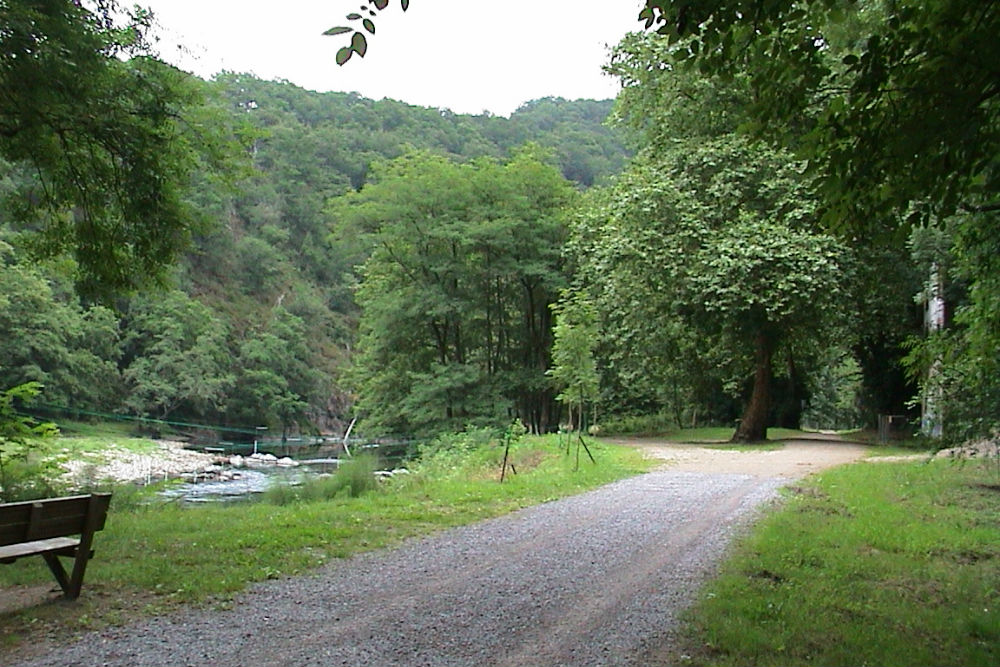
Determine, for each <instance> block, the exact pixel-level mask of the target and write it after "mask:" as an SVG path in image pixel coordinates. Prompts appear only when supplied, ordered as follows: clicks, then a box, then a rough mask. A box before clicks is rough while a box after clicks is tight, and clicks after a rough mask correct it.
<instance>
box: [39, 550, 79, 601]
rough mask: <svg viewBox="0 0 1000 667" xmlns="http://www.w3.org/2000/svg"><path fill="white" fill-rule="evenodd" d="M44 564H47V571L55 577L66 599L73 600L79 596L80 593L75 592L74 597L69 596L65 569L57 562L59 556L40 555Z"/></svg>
mask: <svg viewBox="0 0 1000 667" xmlns="http://www.w3.org/2000/svg"><path fill="white" fill-rule="evenodd" d="M42 557H43V558H44V559H45V562H46V563H48V565H49V569H50V570H52V574H54V575H55V577H56V581H58V582H59V586H60V587H61V588H62V589H63V593H65V595H66V597H68V598H75V597H77V596H78V595H80V591H79V590H77V592H76V595H72V596H71V595H70V589H69V577H67V576H66V568H64V567H63V564H62V562H60V560H59V556H56V555H55V554H42Z"/></svg>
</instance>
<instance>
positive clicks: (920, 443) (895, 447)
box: [841, 430, 942, 456]
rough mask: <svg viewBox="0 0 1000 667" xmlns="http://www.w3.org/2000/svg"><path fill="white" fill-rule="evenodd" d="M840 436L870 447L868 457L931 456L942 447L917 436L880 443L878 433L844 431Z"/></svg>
mask: <svg viewBox="0 0 1000 667" xmlns="http://www.w3.org/2000/svg"><path fill="white" fill-rule="evenodd" d="M841 436H842V437H844V438H845V439H847V440H853V441H855V442H860V443H862V444H865V445H868V446H870V447H871V448H872V449H871V453H870V454H869V456H911V455H913V454H927V455H928V456H929V455H930V454H933V453H934V452H935V451H937V450H938V449H939V448H940V447H941V446H942V445H941V442H940V441H938V440H930V439H928V438H925V437H922V436H917V437H912V438H893V439H892V440H890V441H889V442H885V443H883V442H881V441H880V440H879V437H878V431H873V430H862V431H846V432H844V433H841Z"/></svg>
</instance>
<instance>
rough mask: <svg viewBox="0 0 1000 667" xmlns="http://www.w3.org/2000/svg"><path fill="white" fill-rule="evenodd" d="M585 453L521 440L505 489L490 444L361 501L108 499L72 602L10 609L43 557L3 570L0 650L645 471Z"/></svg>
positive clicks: (39, 578) (453, 452)
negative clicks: (7, 600)
mask: <svg viewBox="0 0 1000 667" xmlns="http://www.w3.org/2000/svg"><path fill="white" fill-rule="evenodd" d="M588 443H589V444H590V448H591V451H592V452H593V453H594V456H595V458H596V459H597V463H596V464H592V463H590V461H589V460H585V461H584V462H583V463H581V465H580V467H579V469H578V470H575V469H574V468H575V462H574V458H573V457H572V456H569V457H567V456H566V454H565V451H564V449H563V447H562V446H561V445H560V444H559V443H558V442H557V440H556V438H555V437H546V438H527V439H525V441H524V442H522V443H520V444H518V445H516V446H515V447H513V448H512V454H511V462H512V463H513V464H514V467H515V468H516V470H517V474H514V473H513V472H512V471H511V470H510V469H509V468H508V470H507V475H506V479H505V481H504V483H503V484H500V483H499V481H498V480H499V476H500V464H501V461H502V456H503V448H502V447H501V446H499V445H497V444H496V443H492V444H486V445H479V446H475V447H471V448H468V449H465V450H463V449H462V448H461V447H458V448H454V449H449V448H440V449H439V451H435V452H429V455H428V456H427V460H426V462H425V463H423V464H420V465H417V466H414V472H413V473H411V474H409V475H404V474H400V475H397V476H396V477H395V478H394V479H392V480H391V481H388V482H386V483H384V484H383V485H380V487H379V488H378V489H377V490H376V491H374V492H370V493H364V494H361V495H359V496H358V497H352V495H351V494H350V493H348V492H347V491H346V490H345V491H344V493H342V494H340V495H334V497H333V498H332V499H323V500H315V499H310V498H295V499H293V500H292V501H291V502H287V503H285V504H273V503H268V502H244V503H229V504H215V505H201V506H197V507H186V506H181V505H178V504H175V503H172V504H155V505H143V504H138V503H135V502H132V503H120V504H119V503H117V502H116V500H117V497H116V499H115V500H113V501H112V514H111V515H110V516H109V518H108V523H107V527H106V528H105V530H104V531H103V532H101V533H98V535H97V537H96V539H95V549H96V556H95V558H94V560H93V561H91V564H90V566H89V568H88V570H87V578H86V581H85V583H84V588H83V595H82V597H81V598H80V600H79V601H77V602H74V603H62V602H53V601H52V600H51V599H52V598H53V597H55V596H54V594H50V595H48V596H45V597H46V598H48V599H49V601H48V602H45V603H42V604H37V603H35V604H32V605H30V606H28V607H20V608H17V607H15V608H14V609H10V605H9V604H7V605H5V604H2V602H3V600H2V598H3V595H4V593H8V594H16V593H18V592H23V591H25V590H29V589H30V587H35V588H37V587H38V586H51V585H52V584H54V582H52V581H51V575H50V574H49V571H48V569H47V568H46V567H45V564H44V563H43V562H42V560H41V559H40V558H27V559H22V560H21V561H18V562H17V563H15V564H13V565H8V566H5V567H3V568H0V646H5V647H7V648H10V647H12V646H16V645H18V644H19V643H21V642H23V641H24V640H25V639H32V638H37V637H39V636H47V635H54V636H55V637H57V638H64V637H66V636H71V635H72V634H73V633H76V632H79V631H82V630H85V629H90V628H95V627H101V626H104V625H107V624H114V623H118V622H121V621H122V620H125V619H129V618H134V617H135V616H136V615H137V614H143V613H159V612H162V611H164V610H167V609H170V608H171V607H173V606H176V605H178V604H186V603H200V604H226V601H227V600H228V599H229V598H230V597H231V596H232V595H233V594H234V593H236V592H238V591H240V590H242V589H243V588H245V587H246V586H247V585H248V584H249V583H252V582H255V581H260V580H264V579H269V578H280V577H285V576H289V575H295V574H299V573H302V572H306V571H308V570H310V569H313V568H316V567H318V566H320V565H322V564H323V563H326V562H328V561H330V560H331V559H334V558H344V557H347V556H350V555H352V554H356V553H359V552H362V551H367V550H372V549H378V548H381V547H386V546H391V545H394V544H398V543H399V542H400V541H402V540H404V539H406V538H409V537H414V536H419V535H426V534H429V533H433V532H436V531H439V530H442V529H445V528H448V527H452V526H458V525H461V524H467V523H471V522H474V521H477V520H479V519H484V518H488V517H494V516H498V515H501V514H505V513H508V512H511V511H514V510H516V509H519V508H522V507H526V506H529V505H534V504H538V503H542V502H545V501H549V500H553V499H556V498H560V497H564V496H568V495H572V494H576V493H580V492H583V491H585V490H588V489H592V488H595V487H598V486H600V485H603V484H606V483H609V482H611V481H614V480H617V479H621V478H623V477H627V476H630V475H634V474H638V473H640V472H644V471H646V470H648V469H649V468H650V466H651V463H650V462H648V461H646V460H644V459H642V457H641V455H640V454H639V453H638V452H636V451H635V450H633V449H629V448H623V447H616V446H612V445H604V444H600V443H593V442H590V441H588ZM123 495H124V494H123ZM26 587H27V588H26ZM0 657H2V656H0ZM0 662H2V660H0Z"/></svg>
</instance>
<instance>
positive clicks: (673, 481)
mask: <svg viewBox="0 0 1000 667" xmlns="http://www.w3.org/2000/svg"><path fill="white" fill-rule="evenodd" d="M787 482H788V477H777V476H762V475H759V474H758V475H752V474H740V473H731V472H727V473H712V472H692V471H678V470H669V469H668V470H659V471H656V472H652V473H648V474H646V475H642V476H639V477H636V478H632V479H627V480H622V481H620V482H616V483H614V484H611V485H608V486H606V487H603V488H601V489H597V490H595V491H592V492H589V493H585V494H582V495H579V496H574V497H571V498H565V499H562V500H559V501H554V502H550V503H546V504H543V505H540V506H537V507H532V508H528V509H525V510H522V511H519V512H516V513H514V514H511V515H508V516H505V517H501V518H498V519H492V520H489V521H484V522H481V523H477V524H474V525H471V526H465V527H462V528H457V529H453V530H449V531H446V532H443V533H440V534H438V535H436V536H433V537H429V538H423V539H419V540H413V541H410V542H408V543H406V544H404V545H403V546H401V547H399V548H396V549H391V550H384V551H378V552H372V553H369V554H363V555H360V556H357V557H354V558H350V559H347V560H344V561H338V562H335V563H332V564H330V565H329V566H327V567H325V568H323V569H322V570H320V571H319V572H317V573H316V574H314V575H312V576H305V577H298V578H294V579H288V580H281V581H273V582H267V583H265V584H262V585H259V586H255V587H253V588H252V589H251V590H249V591H248V592H247V593H246V594H244V595H242V596H240V597H238V598H237V599H236V600H235V602H234V604H233V607H232V609H230V610H226V611H211V610H185V611H181V612H178V613H176V614H173V615H170V616H167V617H162V618H153V619H148V620H145V621H141V622H138V623H136V624H133V625H130V626H124V627H119V628H114V629H111V630H106V631H103V632H99V633H91V634H89V635H86V636H84V637H83V638H82V639H81V640H80V641H79V642H76V643H75V644H71V645H68V646H62V647H55V648H52V649H51V650H48V651H47V652H46V653H45V654H44V655H35V656H33V657H31V658H28V659H26V660H24V661H22V662H20V663H16V664H17V665H22V666H25V667H26V666H29V665H30V666H34V667H41V666H50V667H51V666H60V667H69V666H70V665H73V666H75V665H121V666H126V665H128V666H133V665H135V666H157V667H161V666H162V667H166V666H170V667H174V666H179V665H208V664H211V665H219V666H220V667H225V666H233V667H235V666H242V665H253V666H255V667H265V666H270V665H275V666H277V665H293V666H303V667H304V666H308V665H324V666H330V665H367V666H371V667H381V666H389V665H407V666H409V665H430V666H438V665H441V666H462V667H473V666H475V667H487V666H497V667H513V666H529V667H530V666H538V667H542V666H545V667H549V666H556V665H560V666H567V665H581V666H588V667H589V666H602V665H616V666H632V665H642V664H644V659H643V656H644V655H649V651H650V650H651V649H654V648H656V647H660V646H663V645H664V643H669V641H670V638H671V633H672V632H673V630H674V628H675V627H676V623H677V616H678V613H679V612H680V611H681V610H682V609H684V608H685V607H686V606H687V605H689V604H690V603H691V601H692V600H693V598H694V595H695V593H696V591H697V588H698V587H699V586H700V585H701V583H703V582H704V581H705V580H706V579H707V578H708V577H709V576H711V574H712V573H713V572H714V570H715V567H716V566H717V564H718V561H719V559H720V558H721V556H722V554H723V551H724V549H725V547H726V545H727V544H728V543H729V541H730V539H731V538H732V536H733V535H734V533H735V532H737V531H739V530H740V529H742V527H744V526H746V525H747V524H748V523H749V522H750V521H751V520H752V518H753V517H754V516H756V511H757V510H758V508H760V507H761V506H762V505H763V504H765V503H766V502H767V501H768V500H770V499H772V498H774V497H775V496H776V494H777V490H778V488H779V487H780V486H781V485H782V484H785V483H787Z"/></svg>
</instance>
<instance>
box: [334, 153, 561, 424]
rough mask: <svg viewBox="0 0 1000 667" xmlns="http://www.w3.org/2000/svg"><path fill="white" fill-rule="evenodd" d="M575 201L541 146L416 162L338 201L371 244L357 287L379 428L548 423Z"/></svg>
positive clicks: (365, 401) (368, 398)
mask: <svg viewBox="0 0 1000 667" xmlns="http://www.w3.org/2000/svg"><path fill="white" fill-rule="evenodd" d="M572 194H573V192H572V189H571V188H570V187H569V185H568V183H567V182H566V181H565V180H564V179H563V178H562V177H561V176H560V175H559V173H558V171H557V170H555V169H554V168H553V167H552V166H550V165H548V164H546V163H545V162H544V161H542V160H541V159H540V158H539V156H538V154H537V152H536V151H535V149H529V150H526V151H523V152H521V153H520V154H518V155H517V156H515V157H514V158H513V159H512V160H511V161H509V162H508V163H507V164H499V163H496V162H492V161H485V160H483V161H477V162H474V163H472V164H467V165H460V164H455V163H453V162H450V161H449V160H447V159H445V158H442V157H437V156H434V155H430V154H426V153H417V154H411V155H407V156H404V157H402V158H400V159H398V160H395V161H393V162H390V163H387V164H385V165H383V166H382V167H381V171H380V172H379V173H378V174H377V178H376V180H375V182H373V183H371V184H369V185H368V186H366V187H365V188H364V189H363V190H361V192H360V193H358V194H356V195H351V196H348V197H344V198H342V200H340V201H338V202H335V204H334V206H333V207H331V211H330V212H331V215H332V216H333V217H334V218H335V219H338V220H339V222H338V227H339V229H340V233H341V234H347V235H353V234H356V233H358V232H363V233H365V234H366V235H367V237H368V239H369V240H370V243H371V244H372V251H371V257H370V258H369V259H368V261H367V262H366V263H365V265H364V268H363V271H362V277H363V280H362V284H361V286H360V288H359V290H358V301H359V304H360V306H361V308H362V317H361V331H362V337H361V345H360V347H361V352H360V355H359V357H358V359H357V367H358V379H359V391H360V399H359V406H360V409H361V410H362V411H363V413H364V414H365V415H366V417H367V418H368V420H369V423H371V424H377V425H378V426H381V427H382V428H389V429H395V430H403V431H407V432H413V431H433V430H439V429H444V428H449V427H458V428H461V427H463V426H465V425H466V424H467V423H472V422H488V423H494V422H495V423H503V422H506V421H508V420H509V419H510V417H511V416H515V415H516V416H518V417H520V418H521V419H522V421H524V422H525V423H526V424H529V425H531V426H532V427H533V428H536V429H539V428H547V427H548V426H549V424H550V423H551V421H552V420H553V419H555V415H554V413H553V411H552V409H551V404H552V400H553V396H552V392H551V388H550V387H549V385H548V383H547V382H546V378H545V375H544V374H545V371H546V369H547V368H548V367H549V361H550V359H549V355H550V348H551V342H552V341H551V315H550V312H549V305H550V303H551V302H552V301H553V300H554V298H555V295H556V293H557V290H558V289H559V288H561V287H563V286H564V285H565V278H564V275H563V272H562V267H561V265H562V259H561V254H560V249H561V245H562V239H563V235H564V227H563V225H562V223H561V221H560V217H559V214H560V210H561V208H562V207H563V206H564V205H565V204H566V203H567V202H568V201H569V200H570V199H571V197H572Z"/></svg>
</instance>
